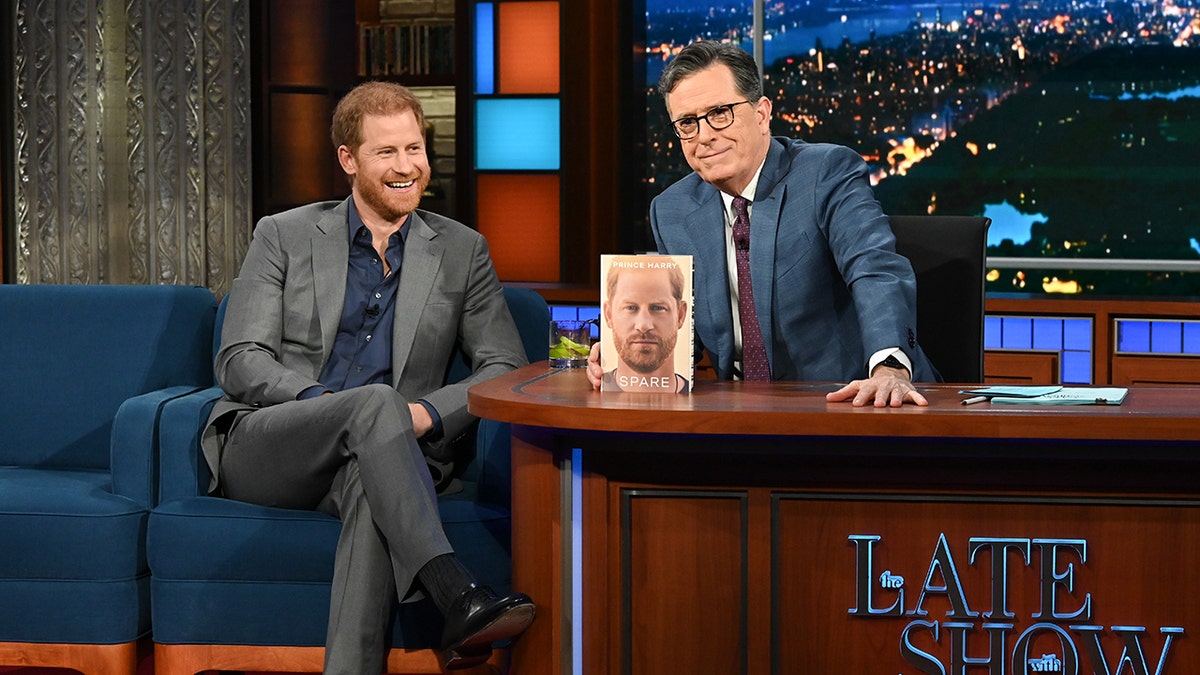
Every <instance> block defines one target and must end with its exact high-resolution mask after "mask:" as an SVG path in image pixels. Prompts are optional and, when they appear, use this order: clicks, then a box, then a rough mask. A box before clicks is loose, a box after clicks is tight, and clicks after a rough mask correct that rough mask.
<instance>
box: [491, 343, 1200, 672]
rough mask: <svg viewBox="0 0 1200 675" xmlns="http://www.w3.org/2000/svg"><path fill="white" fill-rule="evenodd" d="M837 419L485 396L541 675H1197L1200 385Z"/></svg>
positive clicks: (736, 407)
mask: <svg viewBox="0 0 1200 675" xmlns="http://www.w3.org/2000/svg"><path fill="white" fill-rule="evenodd" d="M959 388H960V387H958V386H953V385H939V386H930V387H926V388H923V392H924V393H925V394H926V396H927V397H928V398H929V399H930V406H929V407H927V408H918V407H916V406H910V405H906V406H904V407H903V408H900V409H887V408H885V409H875V408H854V407H852V406H851V405H849V404H844V403H837V404H831V403H826V401H825V394H826V393H827V392H828V391H832V390H833V389H835V387H834V386H833V385H825V384H798V383H770V384H766V383H763V384H759V383H739V382H721V381H708V380H706V381H699V382H697V384H696V387H695V391H694V392H693V393H692V394H690V395H670V394H667V395H658V394H624V393H604V394H600V393H597V392H593V391H591V389H590V388H589V386H588V384H587V380H586V377H585V375H584V373H583V372H582V371H581V370H552V369H550V368H547V367H546V365H545V364H544V363H540V364H533V365H530V366H527V367H525V368H522V369H520V370H517V371H515V372H513V373H510V374H508V375H506V376H503V377H500V378H496V379H494V380H491V381H489V382H486V383H483V384H481V385H477V386H476V387H474V388H472V390H471V393H470V407H471V410H472V412H474V413H475V414H477V415H480V416H483V417H488V418H492V419H498V420H501V421H506V422H510V423H512V434H513V471H514V473H513V485H512V489H513V565H514V571H513V573H514V586H515V587H516V588H518V589H520V590H522V591H525V592H527V593H529V594H530V595H531V596H532V597H533V599H534V600H535V601H536V602H537V605H538V617H537V619H536V620H535V621H534V624H533V626H532V627H531V628H530V630H529V631H528V632H527V633H526V634H525V635H523V636H522V637H521V638H520V639H519V640H518V641H517V643H516V644H515V646H514V651H513V659H514V661H513V667H514V672H516V673H520V674H521V675H527V674H530V673H552V674H563V673H586V674H587V675H594V674H598V673H629V674H637V675H643V674H644V675H649V674H660V673H719V674H724V673H763V674H768V673H769V674H791V673H814V674H815V673H820V674H822V675H840V674H843V673H845V674H853V675H910V674H920V673H939V674H942V673H953V674H955V675H958V674H959V673H963V674H969V675H974V674H975V673H987V674H989V675H1001V674H1004V675H1008V674H1016V675H1020V674H1023V673H1039V672H1049V673H1060V674H1067V675H1075V674H1077V673H1089V674H1090V673H1093V672H1094V673H1101V674H1104V675H1117V674H1118V673H1123V674H1124V673H1128V674H1131V675H1140V674H1147V675H1153V674H1159V675H1168V674H1174V675H1194V674H1196V673H1200V643H1198V642H1197V636H1200V510H1198V507H1200V482H1198V481H1197V478H1198V472H1197V469H1198V468H1200V462H1198V459H1197V457H1198V454H1200V453H1198V452H1197V450H1198V449H1200V443H1198V442H1200V389H1194V388H1133V389H1131V390H1130V393H1129V396H1128V397H1127V398H1126V400H1125V402H1124V403H1123V404H1122V405H1120V406H1056V407H1045V406H1031V405H1015V406H1014V405H1000V404H997V405H992V404H989V403H984V404H978V405H971V406H964V405H961V403H960V402H961V400H962V399H963V398H964V397H963V396H961V395H959V394H958V393H957V391H958V389H959Z"/></svg>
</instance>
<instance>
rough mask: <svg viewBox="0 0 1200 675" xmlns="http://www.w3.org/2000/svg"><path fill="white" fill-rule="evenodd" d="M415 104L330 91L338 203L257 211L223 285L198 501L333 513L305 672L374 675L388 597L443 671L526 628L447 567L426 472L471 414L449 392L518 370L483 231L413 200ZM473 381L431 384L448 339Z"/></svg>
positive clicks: (369, 89) (505, 604)
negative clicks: (435, 620) (330, 552)
mask: <svg viewBox="0 0 1200 675" xmlns="http://www.w3.org/2000/svg"><path fill="white" fill-rule="evenodd" d="M424 122H425V120H424V113H423V112H422V108H421V104H420V101H418V100H417V98H416V97H415V96H413V94H412V93H411V92H410V91H409V90H408V89H406V88H404V87H402V86H400V85H397V84H389V83H383V82H369V83H366V84H363V85H360V86H359V87H356V88H355V89H354V90H353V91H351V92H350V93H349V94H347V95H346V97H345V98H343V99H342V100H341V102H340V103H339V104H338V106H337V109H336V110H335V112H334V115H333V126H332V137H333V145H334V147H335V148H336V150H337V156H338V160H339V162H340V163H341V166H342V169H343V170H344V171H345V173H346V175H347V177H348V179H349V182H350V185H351V196H350V197H349V198H348V199H346V200H344V201H338V202H324V203H318V204H310V205H308V206H303V207H300V208H296V209H292V210H290V211H287V212H284V213H281V214H278V215H274V216H268V217H266V218H263V219H262V220H261V221H260V222H259V223H258V225H257V227H256V228H255V233H254V240H253V241H252V242H251V245H250V248H249V250H248V251H247V253H246V260H245V262H244V263H243V265H242V268H241V271H240V273H239V275H238V277H237V279H236V280H235V281H234V283H233V289H232V291H231V292H230V298H229V304H228V307H227V311H226V315H225V322H224V326H223V332H222V335H221V348H220V351H219V352H218V354H217V359H216V374H217V380H218V382H219V384H220V385H221V387H222V389H224V391H225V392H226V396H225V398H224V399H222V400H221V401H220V402H218V403H217V405H216V407H215V408H214V410H213V413H212V416H211V417H210V418H209V425H208V427H207V428H206V429H205V431H204V435H203V446H204V455H205V458H206V459H207V461H208V464H209V467H210V468H211V469H212V475H213V481H212V484H211V485H210V487H209V490H210V492H211V493H213V494H215V495H220V496H224V497H227V498H230V499H237V500H241V501H246V502H252V503H255V504H263V505H267V506H275V507H282V508H296V509H320V510H322V511H326V512H328V513H331V514H333V515H336V516H338V517H339V518H340V519H341V520H342V523H343V524H342V533H341V537H340V538H339V540H338V548H337V555H336V558H335V562H334V576H333V587H332V597H331V603H330V613H329V623H328V629H327V633H326V653H325V673H327V674H328V673H357V674H362V673H372V674H374V673H381V672H383V671H384V659H385V656H386V645H387V634H388V622H389V618H390V616H391V613H392V608H393V606H394V603H395V602H396V601H397V600H401V601H407V600H411V599H413V598H415V597H419V596H420V593H424V594H426V595H428V596H430V598H431V599H432V600H433V602H434V604H435V605H437V607H438V609H439V610H441V612H442V614H443V615H444V617H445V626H444V629H443V632H442V642H443V645H442V646H443V649H444V654H445V665H446V667H447V668H450V669H453V668H464V667H470V666H473V665H476V664H478V663H481V662H483V661H485V660H486V659H487V658H488V657H489V656H490V655H491V651H492V643H493V642H494V641H497V640H504V639H509V638H513V637H516V636H517V635H519V634H520V633H521V632H522V631H524V630H525V628H526V627H528V626H529V624H530V622H532V621H533V616H534V605H533V603H532V602H531V601H530V599H529V598H528V596H526V595H524V594H521V593H514V594H512V595H509V596H507V597H503V598H501V597H498V596H497V595H496V593H494V592H493V591H492V590H491V589H490V588H488V587H487V586H481V585H479V584H477V583H476V581H475V578H474V576H473V575H472V574H471V573H470V572H469V571H468V570H467V569H466V568H465V567H464V566H463V565H462V564H461V563H460V562H459V561H458V559H457V558H456V557H455V555H454V551H453V550H452V549H451V546H450V543H449V542H448V540H447V539H446V535H445V533H444V531H443V529H442V524H441V520H440V518H439V516H438V505H437V490H436V487H435V484H434V481H433V479H432V477H431V471H430V466H431V463H432V464H436V465H438V466H443V467H444V466H445V465H446V464H449V463H452V462H453V461H454V459H455V457H454V452H455V444H454V442H455V441H456V440H457V439H459V438H461V437H462V436H463V434H464V433H465V432H466V431H467V430H468V428H469V426H470V425H471V424H472V423H473V422H474V421H475V418H474V417H472V416H471V415H470V414H469V413H468V412H467V389H468V387H470V386H471V385H472V384H474V383H476V382H480V381H482V380H485V379H488V378H491V377H495V376H496V375H500V374H502V373H505V372H508V371H510V370H513V369H515V368H518V367H520V366H522V365H524V364H525V363H526V359H525V353H524V349H523V347H522V344H521V340H520V336H519V334H518V333H517V329H516V326H515V325H514V323H513V320H512V316H511V315H510V314H509V311H508V305H507V303H506V302H505V299H504V294H503V289H502V288H501V286H500V283H499V280H498V279H497V277H496V272H495V269H494V268H493V266H492V262H491V259H490V257H489V255H488V248H487V243H486V242H485V241H484V239H483V237H482V236H480V235H479V234H478V233H477V232H475V231H474V230H472V229H470V228H468V227H466V226H465V225H463V224H461V223H458V222H455V221H453V220H450V219H448V218H444V217H442V216H439V215H436V214H433V213H430V212H428V211H422V210H419V209H418V208H417V206H418V203H419V201H420V198H421V193H422V192H423V191H424V190H425V187H426V186H427V185H428V184H429V178H430V175H429V174H430V169H429V159H428V156H427V155H426V151H425V134H424V128H425V125H424ZM457 349H461V350H462V351H463V352H464V353H465V355H466V357H467V362H468V363H470V364H471V366H472V370H473V373H472V375H471V376H469V377H468V378H467V379H465V380H464V381H462V382H459V383H457V384H453V385H444V384H443V379H444V377H445V373H446V371H447V368H448V365H449V363H450V360H451V358H452V357H453V355H454V353H455V350H457Z"/></svg>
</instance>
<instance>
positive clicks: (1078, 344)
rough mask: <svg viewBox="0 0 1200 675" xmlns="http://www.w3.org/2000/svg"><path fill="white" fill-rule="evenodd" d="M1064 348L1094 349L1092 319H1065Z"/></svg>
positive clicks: (1088, 350)
mask: <svg viewBox="0 0 1200 675" xmlns="http://www.w3.org/2000/svg"><path fill="white" fill-rule="evenodd" d="M1063 349H1074V350H1077V351H1085V352H1091V351H1092V320H1091V319H1063Z"/></svg>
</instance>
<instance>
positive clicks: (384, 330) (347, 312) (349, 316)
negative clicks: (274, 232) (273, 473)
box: [298, 200, 442, 439]
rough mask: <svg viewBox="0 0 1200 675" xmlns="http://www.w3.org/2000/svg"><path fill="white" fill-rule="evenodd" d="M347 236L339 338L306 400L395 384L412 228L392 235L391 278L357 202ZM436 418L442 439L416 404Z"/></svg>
mask: <svg viewBox="0 0 1200 675" xmlns="http://www.w3.org/2000/svg"><path fill="white" fill-rule="evenodd" d="M349 211H350V215H349V219H348V228H347V229H348V230H349V236H350V260H349V264H348V266H347V269H346V298H345V303H344V304H343V306H342V317H341V320H340V321H339V322H338V330H337V336H336V337H335V338H334V341H333V351H332V352H331V353H330V355H329V361H327V362H326V363H325V368H324V369H322V370H321V376H320V377H319V378H317V379H318V381H319V382H320V383H321V385H322V386H314V387H309V388H308V389H305V390H304V391H302V392H300V396H299V397H298V398H301V399H307V398H312V397H314V396H320V395H321V394H324V393H326V392H334V391H343V390H346V389H350V388H352V387H361V386H363V385H365V384H387V385H391V383H392V327H393V326H394V320H395V317H396V289H397V288H398V287H399V285H400V265H401V264H402V263H403V262H404V242H405V239H406V238H407V237H408V223H407V222H406V223H405V224H404V225H403V226H402V227H401V228H400V229H399V230H397V231H396V232H394V233H392V235H391V237H390V238H389V239H388V246H387V250H386V251H385V255H386V259H387V264H388V267H390V268H391V273H390V274H386V275H385V274H384V271H383V270H384V266H383V264H382V261H380V259H379V253H378V252H376V250H375V246H374V243H373V241H372V238H371V231H370V230H368V229H367V226H366V225H365V224H363V222H362V218H361V217H360V216H359V215H358V210H357V209H355V207H354V201H353V200H351V201H350V209H349ZM418 402H419V403H420V404H421V405H423V406H424V407H425V409H426V410H428V411H429V414H430V416H431V417H432V418H433V431H431V432H430V435H429V437H430V438H431V439H436V438H438V437H439V436H440V435H441V427H442V424H441V416H440V415H438V413H437V411H436V410H434V408H433V406H432V405H430V404H429V403H428V402H426V401H424V400H421V401H418Z"/></svg>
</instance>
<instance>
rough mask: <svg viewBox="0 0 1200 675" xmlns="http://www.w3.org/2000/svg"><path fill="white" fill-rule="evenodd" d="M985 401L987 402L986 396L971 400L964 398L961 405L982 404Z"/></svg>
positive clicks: (973, 397) (974, 397) (975, 397)
mask: <svg viewBox="0 0 1200 675" xmlns="http://www.w3.org/2000/svg"><path fill="white" fill-rule="evenodd" d="M986 400H988V397H986V396H972V397H971V398H964V399H963V402H962V404H963V405H971V404H972V403H983V402H984V401H986Z"/></svg>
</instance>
